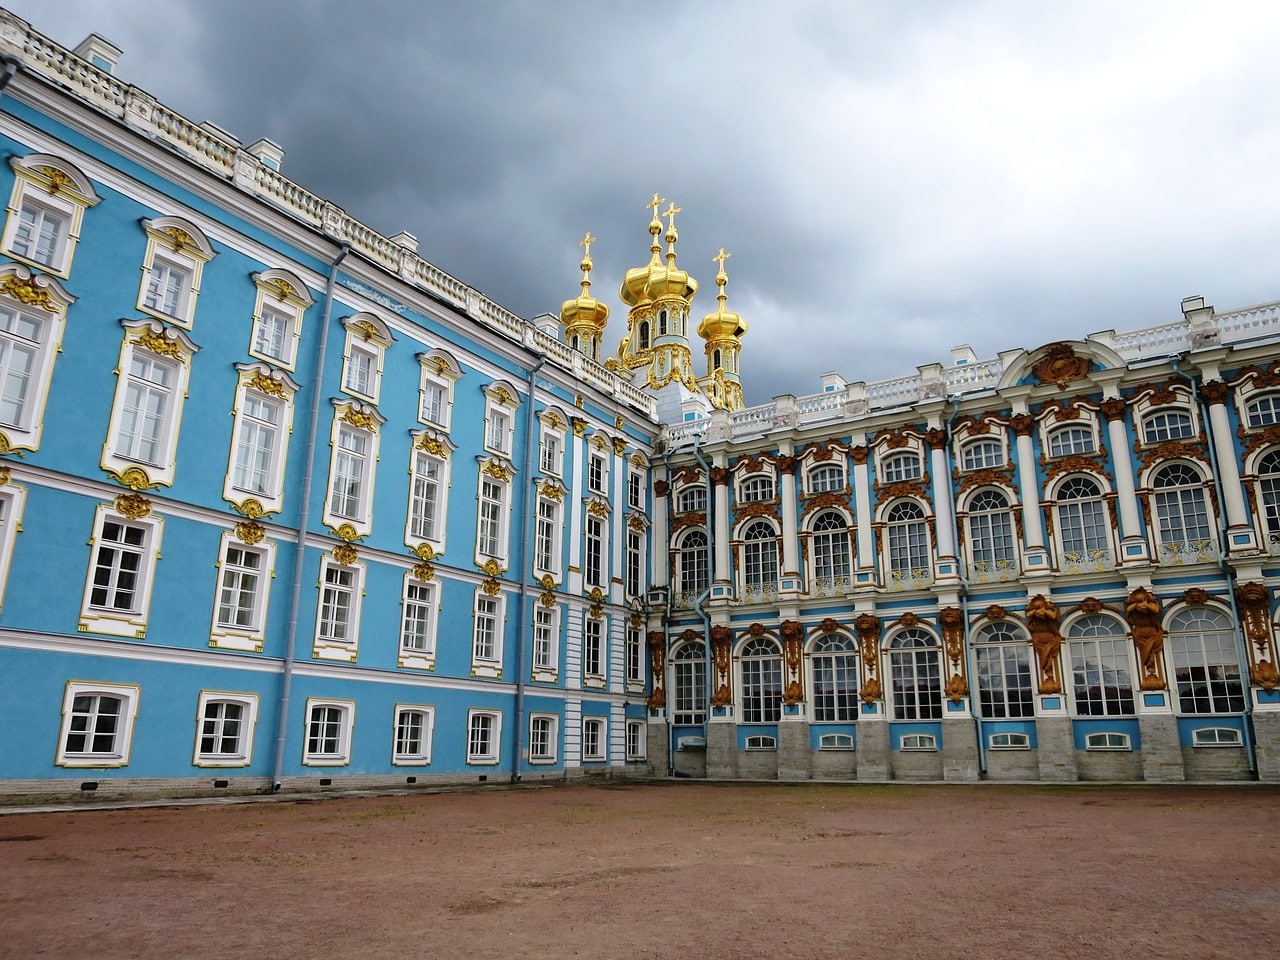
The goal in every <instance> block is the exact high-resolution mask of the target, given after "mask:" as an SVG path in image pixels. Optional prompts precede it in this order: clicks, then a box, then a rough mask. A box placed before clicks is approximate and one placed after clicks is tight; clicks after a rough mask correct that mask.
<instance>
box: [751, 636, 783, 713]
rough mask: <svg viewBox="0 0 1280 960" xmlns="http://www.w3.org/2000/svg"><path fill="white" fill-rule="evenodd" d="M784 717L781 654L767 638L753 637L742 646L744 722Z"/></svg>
mask: <svg viewBox="0 0 1280 960" xmlns="http://www.w3.org/2000/svg"><path fill="white" fill-rule="evenodd" d="M780 719H782V655H781V653H780V652H779V650H778V645H777V643H776V642H774V641H773V640H771V639H769V638H768V637H752V638H751V639H750V640H748V641H747V644H746V646H744V647H743V648H742V720H741V722H742V723H777V722H778V721H779V720H780Z"/></svg>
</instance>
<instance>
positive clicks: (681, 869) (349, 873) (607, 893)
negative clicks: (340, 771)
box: [0, 783, 1280, 960]
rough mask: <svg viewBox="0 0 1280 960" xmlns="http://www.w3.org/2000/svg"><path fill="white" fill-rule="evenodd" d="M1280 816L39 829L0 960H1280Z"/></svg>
mask: <svg viewBox="0 0 1280 960" xmlns="http://www.w3.org/2000/svg"><path fill="white" fill-rule="evenodd" d="M1278 812H1280V790H1277V789H1273V788H1264V787H1257V786H1252V787H1240V788H1219V787H1112V786H1107V787H1089V786H1070V787H1045V786H1035V787H1012V786H994V785H980V786H970V787H960V786H941V785H939V786H925V785H920V786H900V785H893V786H875V785H822V784H803V785H792V786H781V785H779V786H772V785H765V786H755V785H740V784H735V785H727V784H726V785H716V784H696V783H692V784H691V783H673V784H628V785H615V786H558V787H550V788H546V787H544V788H539V789H522V790H497V789H491V790H488V791H479V792H467V793H440V794H419V795H413V796H392V797H379V798H350V799H328V800H322V801H313V802H255V803H242V804H218V805H202V806H187V807H153V808H140V809H131V810H118V811H88V810H77V811H74V812H66V813H61V812H60V813H22V814H15V815H9V816H3V817H0V957H5V958H9V957H14V958H18V957H21V958H27V957H36V956H48V957H58V958H64V957H66V958H71V957H92V958H94V960H108V958H115V957H131V958H141V960H150V958H165V960H171V958H175V957H182V958H203V957H240V956H260V957H267V958H272V960H279V958H293V957H307V958H312V957H330V958H347V957H358V958H382V957H396V958H401V957H428V958H434V957H447V958H451V960H452V958H468V957H531V958H544V957H590V958H604V957H628V958H650V957H663V958H666V957H672V958H685V957H689V958H708V960H715V958H730V957H732V958H756V957H760V958H764V957H767V958H770V960H779V958H785V957H790V956H796V957H808V958H821V957H876V958H888V960H892V958H911V960H922V958H930V960H934V958H950V957H957V958H958V957H976V958H984V960H986V958H1003V957H1019V958H1024V957H1055V958H1074V957H1081V958H1086V957H1087V958H1106V957H1125V958H1149V957H1231V958H1242V957H1275V956H1280V926H1278V925H1277V922H1276V916H1277V911H1278V910H1280V840H1277V838H1276V815H1277V813H1278Z"/></svg>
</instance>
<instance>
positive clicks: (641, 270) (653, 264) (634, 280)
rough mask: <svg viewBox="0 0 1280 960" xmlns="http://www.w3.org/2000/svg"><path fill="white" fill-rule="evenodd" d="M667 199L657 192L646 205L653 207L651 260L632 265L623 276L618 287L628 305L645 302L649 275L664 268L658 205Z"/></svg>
mask: <svg viewBox="0 0 1280 960" xmlns="http://www.w3.org/2000/svg"><path fill="white" fill-rule="evenodd" d="M665 202H666V201H665V200H663V198H662V197H660V196H658V195H657V194H656V193H655V194H654V195H653V199H652V200H650V201H649V202H648V203H647V204H646V206H649V207H652V208H653V219H652V220H650V221H649V235H650V236H651V237H653V239H652V240H651V241H650V243H649V262H648V263H646V264H645V265H644V266H643V267H632V268H631V269H630V270H628V271H627V272H626V274H625V275H624V276H623V278H622V286H621V287H619V288H618V296H619V297H620V298H621V300H622V302H623V303H625V304H626V305H627V306H628V307H634V306H636V305H637V304H639V303H643V302H644V301H645V300H646V299H647V298H646V297H645V292H644V288H645V286H646V285H647V284H648V283H649V275H650V274H651V273H652V272H653V271H654V270H661V269H662V244H661V243H660V242H659V241H658V235H659V234H660V233H662V221H661V220H659V219H658V207H660V206H662V204H663V203H665Z"/></svg>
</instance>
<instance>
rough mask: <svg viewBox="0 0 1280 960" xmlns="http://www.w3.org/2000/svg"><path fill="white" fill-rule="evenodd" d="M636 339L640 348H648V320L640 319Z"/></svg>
mask: <svg viewBox="0 0 1280 960" xmlns="http://www.w3.org/2000/svg"><path fill="white" fill-rule="evenodd" d="M636 339H637V340H638V341H639V347H640V349H641V350H648V349H649V321H648V320H641V321H640V331H639V336H637V338H636Z"/></svg>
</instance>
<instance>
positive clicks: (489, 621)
mask: <svg viewBox="0 0 1280 960" xmlns="http://www.w3.org/2000/svg"><path fill="white" fill-rule="evenodd" d="M500 614H501V604H500V603H499V601H498V598H497V597H487V596H484V595H483V594H480V595H478V596H477V597H476V610H475V633H474V635H473V638H472V640H473V642H472V646H471V659H472V660H484V661H488V662H490V663H494V662H497V661H498V660H500V659H501V655H500V633H499V630H500V627H501V619H500Z"/></svg>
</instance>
